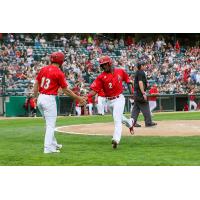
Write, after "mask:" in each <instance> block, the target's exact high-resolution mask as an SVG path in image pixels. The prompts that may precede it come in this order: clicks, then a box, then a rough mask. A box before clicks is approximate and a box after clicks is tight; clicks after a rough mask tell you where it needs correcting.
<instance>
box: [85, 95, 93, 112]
mask: <svg viewBox="0 0 200 200" xmlns="http://www.w3.org/2000/svg"><path fill="white" fill-rule="evenodd" d="M93 103H94V102H93V98H92V96H90V97H88V99H87V106H86V107H88V113H89V115H92V108H93Z"/></svg>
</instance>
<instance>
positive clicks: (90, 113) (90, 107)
mask: <svg viewBox="0 0 200 200" xmlns="http://www.w3.org/2000/svg"><path fill="white" fill-rule="evenodd" d="M87 107H88V110H89V115H92V108H93V104H92V103H89V104H87Z"/></svg>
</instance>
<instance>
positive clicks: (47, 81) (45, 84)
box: [40, 77, 51, 89]
mask: <svg viewBox="0 0 200 200" xmlns="http://www.w3.org/2000/svg"><path fill="white" fill-rule="evenodd" d="M50 82H51V80H50V79H49V78H46V77H42V81H41V84H40V87H42V88H44V89H48V88H49V85H50Z"/></svg>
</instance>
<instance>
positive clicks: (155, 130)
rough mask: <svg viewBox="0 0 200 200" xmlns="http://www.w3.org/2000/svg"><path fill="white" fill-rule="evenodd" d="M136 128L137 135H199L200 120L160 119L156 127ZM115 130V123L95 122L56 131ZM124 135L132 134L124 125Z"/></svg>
mask: <svg viewBox="0 0 200 200" xmlns="http://www.w3.org/2000/svg"><path fill="white" fill-rule="evenodd" d="M140 124H141V125H142V127H141V128H135V135H137V136H195V135H197V136H199V135H200V121H199V120H180V121H174V120H173V121H158V125H157V126H156V127H148V128H146V127H145V126H144V123H140ZM113 130H114V124H113V123H95V124H82V125H70V126H62V127H57V128H56V131H58V132H62V133H70V134H83V135H112V134H113ZM122 135H123V136H130V133H129V129H128V128H127V127H125V126H124V125H123V133H122Z"/></svg>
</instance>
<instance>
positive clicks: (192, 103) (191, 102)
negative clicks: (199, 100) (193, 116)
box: [190, 101, 197, 110]
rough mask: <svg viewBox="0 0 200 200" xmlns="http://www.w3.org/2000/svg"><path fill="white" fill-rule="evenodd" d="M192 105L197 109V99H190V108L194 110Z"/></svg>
mask: <svg viewBox="0 0 200 200" xmlns="http://www.w3.org/2000/svg"><path fill="white" fill-rule="evenodd" d="M192 106H193V107H194V110H196V109H197V104H196V102H195V101H190V110H192Z"/></svg>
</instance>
